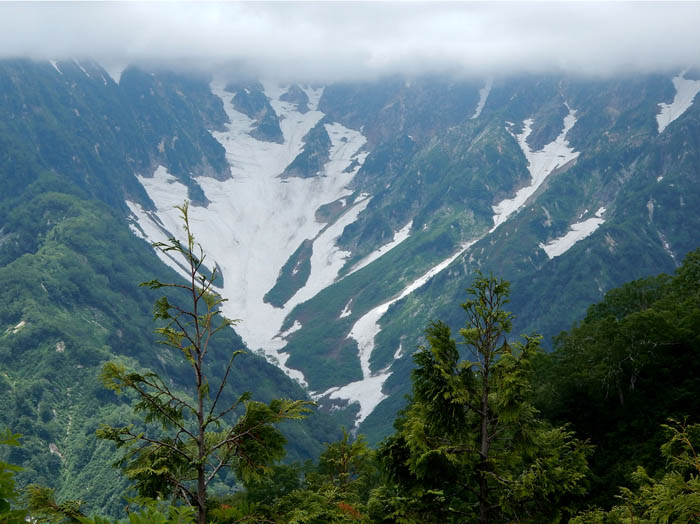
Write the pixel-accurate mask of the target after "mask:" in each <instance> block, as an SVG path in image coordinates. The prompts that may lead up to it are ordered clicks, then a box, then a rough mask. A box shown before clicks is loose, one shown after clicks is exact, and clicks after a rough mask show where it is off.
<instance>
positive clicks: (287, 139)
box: [128, 84, 370, 385]
mask: <svg viewBox="0 0 700 524" xmlns="http://www.w3.org/2000/svg"><path fill="white" fill-rule="evenodd" d="M264 88H265V93H266V95H267V96H268V97H269V98H270V104H271V105H272V107H273V108H274V109H275V111H276V112H277V114H278V115H279V117H280V128H281V129H282V133H283V136H284V143H283V144H276V143H272V142H264V141H259V140H256V139H254V138H253V137H251V136H250V135H249V132H250V130H251V128H252V124H253V122H252V121H251V120H250V119H249V118H248V117H247V116H245V115H243V114H242V113H239V112H237V111H235V110H234V109H233V107H232V104H231V100H232V98H233V94H232V93H228V92H225V91H224V90H223V86H222V85H220V84H217V85H213V86H212V91H213V92H214V94H216V95H217V96H219V97H220V98H221V99H222V100H223V103H224V109H225V111H226V113H227V115H228V117H229V120H230V124H228V125H227V126H226V130H225V131H223V132H212V134H213V136H214V137H215V138H216V139H217V140H218V141H219V142H220V143H221V144H222V145H223V146H224V148H225V149H226V156H227V159H228V161H229V164H230V166H231V173H232V178H230V179H227V180H223V181H222V180H215V179H213V178H207V177H200V178H198V179H197V182H198V183H199V184H200V186H201V187H202V189H203V190H204V193H205V194H206V196H207V198H208V200H209V201H210V203H209V205H208V206H207V207H206V208H205V207H195V206H192V207H190V220H191V226H192V229H193V233H194V234H195V236H196V238H197V240H198V241H199V242H200V243H201V244H202V246H203V247H204V250H205V251H206V253H207V254H208V257H209V262H210V266H213V265H214V262H216V263H217V264H218V266H219V268H220V269H221V272H222V276H223V282H224V288H223V289H222V291H221V292H222V295H223V296H224V297H225V298H227V299H228V300H229V301H228V302H226V304H225V306H224V313H225V314H226V315H227V316H229V317H232V318H238V319H241V323H240V324H238V326H237V327H236V331H237V332H238V333H239V334H240V335H241V337H242V338H243V340H245V342H246V344H248V346H249V347H250V348H251V349H253V350H257V349H262V350H263V352H264V353H265V354H266V356H267V357H268V358H269V359H270V360H272V361H274V362H275V363H276V364H278V365H279V366H280V368H282V369H283V370H284V371H285V372H286V373H287V374H288V375H289V376H291V377H292V378H294V379H296V380H298V381H299V382H300V383H301V384H302V385H305V380H304V377H303V375H302V373H301V372H299V371H298V370H294V369H290V368H288V367H286V366H285V363H286V361H287V358H288V356H289V355H288V354H286V353H283V352H281V351H280V350H281V349H282V348H283V347H284V346H285V344H286V342H285V340H284V337H285V336H287V335H289V334H290V333H291V331H287V332H285V333H280V329H281V326H282V324H283V322H284V319H285V317H286V316H287V314H288V313H289V312H290V311H291V309H292V308H293V307H294V306H295V305H297V304H298V303H300V302H302V301H304V300H307V299H308V298H311V297H312V296H313V295H315V294H316V293H317V292H318V291H320V290H321V289H323V288H324V287H326V286H328V285H330V284H331V283H333V281H334V280H335V278H336V277H337V273H338V271H339V270H340V268H341V267H342V266H343V264H344V263H345V258H346V257H347V255H348V253H345V252H343V251H340V250H338V248H337V247H336V246H335V240H336V238H337V237H338V236H339V235H340V234H341V233H342V230H343V228H344V227H345V226H346V225H347V224H349V223H351V222H353V221H354V220H355V219H356V218H357V215H358V214H359V213H360V212H361V211H362V210H363V209H364V208H365V207H366V206H367V204H368V203H369V200H370V197H369V195H360V196H359V197H358V198H357V199H356V200H355V201H354V203H353V204H352V205H351V206H350V207H349V208H348V209H347V210H346V211H345V213H344V214H343V215H341V217H340V218H338V220H337V221H336V222H335V223H333V224H330V225H326V224H323V223H319V222H316V220H315V212H316V210H317V209H318V208H319V207H320V206H321V205H323V204H327V203H330V202H333V201H336V200H338V199H339V198H343V197H348V196H350V195H351V194H352V192H351V191H350V190H349V189H347V186H348V184H349V183H350V181H351V180H352V178H353V177H354V176H355V174H356V172H357V170H358V169H359V167H360V165H361V164H362V162H363V161H364V159H365V157H366V156H367V153H366V152H361V151H360V149H361V148H362V147H363V146H364V144H365V138H364V136H362V135H361V134H360V133H359V132H357V131H353V130H350V129H347V128H345V127H343V126H341V125H340V124H328V125H326V130H327V131H328V134H329V136H330V139H331V149H330V152H329V154H330V159H329V161H328V163H327V164H326V166H325V168H324V176H319V177H313V178H306V179H302V178H296V177H292V178H287V179H281V178H279V176H278V175H279V174H280V173H282V172H283V171H284V169H285V168H286V167H287V165H289V163H290V162H291V161H292V160H294V158H296V156H297V155H298V154H299V153H300V152H301V150H302V148H303V138H304V136H305V135H306V134H307V133H308V132H309V130H310V129H311V128H312V127H313V126H314V125H316V124H317V123H318V122H319V120H320V119H321V118H322V117H323V114H322V113H320V112H319V111H314V110H312V111H308V112H307V113H306V114H301V113H299V112H298V111H296V106H295V105H294V104H291V103H288V102H283V101H281V100H279V97H280V96H281V95H282V94H283V93H284V92H285V89H283V88H279V87H278V86H275V85H272V84H264ZM321 91H322V90H314V91H312V94H313V95H314V97H315V98H316V100H315V103H316V104H317V103H318V98H320V96H321ZM354 160H357V161H358V163H359V165H358V166H357V167H356V168H355V169H354V170H352V172H348V173H345V172H344V170H345V169H346V168H347V167H348V166H349V165H350V164H351V163H352V162H353V161H354ZM139 180H140V181H141V183H142V184H143V185H144V188H145V189H146V191H147V193H148V195H149V196H150V197H151V199H152V200H153V202H154V203H155V204H156V207H157V212H156V213H155V214H153V213H146V212H144V211H143V209H141V208H140V206H138V205H137V204H134V203H131V202H129V203H128V205H129V208H130V209H131V211H132V213H133V214H134V216H135V217H136V218H137V220H138V226H139V227H140V228H141V229H142V230H143V231H144V233H145V234H146V237H147V238H148V239H149V240H151V241H153V240H163V239H165V238H167V236H168V234H169V233H167V232H170V234H176V235H178V236H179V237H180V238H181V237H182V226H181V223H180V219H179V212H178V211H177V210H175V209H173V206H174V205H180V204H182V202H183V201H184V199H185V198H186V195H187V191H186V188H185V187H184V186H183V185H182V184H180V183H179V182H177V181H176V180H175V179H174V177H172V176H171V175H169V174H168V173H167V171H166V170H165V168H162V167H159V168H158V169H157V170H156V172H155V173H154V176H153V177H152V178H143V177H142V178H140V179H139ZM306 239H312V240H313V255H312V257H311V275H310V277H309V279H308V283H307V286H305V287H304V288H302V289H300V290H299V291H298V292H297V293H296V294H295V295H294V297H292V299H290V300H289V301H288V302H287V304H285V307H284V308H275V307H273V306H271V305H269V304H266V303H264V302H263V296H264V295H265V293H267V291H269V290H270V289H271V288H272V287H273V286H274V285H275V283H276V281H277V277H278V274H279V270H280V268H281V267H282V266H283V265H284V263H285V262H286V261H287V259H288V258H289V256H290V255H291V254H292V253H294V251H295V250H296V249H297V248H298V247H299V245H300V244H301V242H303V241H304V240H306ZM166 262H168V261H166ZM169 264H170V265H171V266H172V267H177V265H176V264H174V263H173V261H169ZM293 327H294V326H293ZM299 327H300V326H299Z"/></svg>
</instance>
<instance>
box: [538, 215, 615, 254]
mask: <svg viewBox="0 0 700 524" xmlns="http://www.w3.org/2000/svg"><path fill="white" fill-rule="evenodd" d="M603 213H605V208H604V207H601V208H600V209H598V211H596V213H595V216H594V217H591V218H589V219H588V220H584V221H583V222H576V223H575V224H571V229H570V230H569V232H568V233H567V234H566V235H564V236H562V237H559V238H556V239H554V240H552V241H551V242H548V243H547V244H542V243H540V244H539V246H540V247H541V248H542V249H543V250H544V252H545V253H547V256H548V257H549V258H550V259H551V258H554V257H558V256H559V255H563V254H564V253H566V252H567V251H568V250H569V249H571V247H572V246H573V245H574V244H575V243H576V242H578V241H579V240H583V239H584V238H586V237H587V236H589V235H591V234H592V233H593V232H594V231H595V230H596V229H598V228H599V227H600V226H601V224H603V223H605V220H604V219H603Z"/></svg>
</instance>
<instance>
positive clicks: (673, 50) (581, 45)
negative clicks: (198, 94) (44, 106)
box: [0, 2, 700, 81]
mask: <svg viewBox="0 0 700 524" xmlns="http://www.w3.org/2000/svg"><path fill="white" fill-rule="evenodd" d="M0 56H4V57H9V56H28V57H32V58H37V59H39V58H55V59H60V58H66V57H76V58H81V57H91V58H94V59H95V60H97V61H99V62H101V63H103V64H105V65H107V66H123V65H126V64H128V63H139V62H142V63H143V62H147V63H149V62H150V63H152V62H157V63H163V64H164V65H166V66H170V67H179V68H185V69H188V68H198V69H204V70H207V71H218V70H224V69H231V70H244V71H247V72H249V73H252V74H258V75H261V76H265V77H279V78H285V79H292V78H295V79H299V80H302V79H303V80H322V81H329V80H338V79H352V78H365V77H368V76H374V75H381V74H387V73H397V72H398V73H406V74H419V73H423V72H436V71H440V72H442V71H447V72H451V73H457V74H459V73H465V74H468V75H487V74H502V73H511V72H519V71H533V72H539V71H556V70H565V71H568V72H575V73H581V74H610V73H614V72H619V71H630V70H632V71H653V70H657V71H660V70H663V71H673V70H677V69H678V68H682V67H686V66H697V65H699V62H700V3H678V4H676V3H622V4H617V3H600V4H591V3H573V4H559V3H537V4H532V3H488V4H480V3H370V2H365V3H331V2H324V3H295V2H283V3H246V4H241V3H225V4H220V3H208V4H190V3H176V4H173V3H160V2H159V3H138V2H133V3H87V2H84V3H83V2H81V3H68V4H64V3H21V4H20V3H18V4H15V3H0Z"/></svg>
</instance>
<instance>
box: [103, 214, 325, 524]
mask: <svg viewBox="0 0 700 524" xmlns="http://www.w3.org/2000/svg"><path fill="white" fill-rule="evenodd" d="M178 209H179V210H180V212H181V216H182V221H183V228H184V231H185V238H186V241H185V242H184V243H182V242H180V241H179V240H178V239H176V238H170V239H169V241H168V242H156V243H155V244H154V247H155V248H156V249H159V250H160V251H161V252H163V253H165V254H167V255H169V256H173V255H174V256H176V257H179V258H180V259H182V261H183V262H184V264H183V265H184V268H185V269H186V274H187V279H186V281H185V282H174V283H164V282H161V281H159V280H151V281H149V282H144V283H142V284H141V285H142V286H145V287H148V288H150V289H153V290H165V291H166V292H167V291H171V292H172V291H175V292H179V293H180V294H181V295H179V296H182V293H183V292H184V295H185V296H186V297H187V299H186V301H185V302H183V301H182V299H178V298H173V296H175V295H174V294H173V295H172V296H170V295H166V296H162V297H161V298H159V299H158V300H156V302H155V307H154V319H155V320H156V322H158V323H159V324H160V325H159V327H158V328H157V329H156V332H157V333H158V334H159V335H160V336H161V340H160V343H161V344H162V345H163V346H164V347H165V348H167V350H168V351H169V353H170V355H171V356H170V357H169V358H172V359H181V360H184V361H185V362H187V363H188V364H189V367H190V368H191V371H192V373H191V378H190V382H189V383H188V384H186V385H185V386H184V387H182V388H179V387H178V388H177V389H175V387H174V386H172V385H171V384H170V382H169V381H168V380H166V379H164V378H163V377H161V376H159V375H158V374H157V373H153V372H135V371H130V370H127V369H126V368H125V367H124V366H123V365H121V364H119V363H117V362H108V363H106V364H105V365H104V367H103V370H102V375H101V376H102V381H103V383H104V385H105V386H106V387H107V388H109V389H111V390H113V391H114V392H116V393H117V394H123V393H128V394H131V395H133V396H134V398H135V400H134V403H133V409H134V411H135V412H136V413H137V414H139V415H141V416H142V417H143V423H144V424H143V426H144V427H143V428H141V427H139V428H137V427H136V426H135V425H133V424H131V425H127V426H121V427H113V426H108V425H102V426H101V427H100V428H99V429H98V431H97V436H98V437H99V438H103V439H106V440H111V441H113V442H114V443H115V444H116V445H117V447H118V448H121V449H123V450H124V453H123V454H122V456H121V458H120V460H119V461H118V463H117V464H118V465H119V466H120V467H122V468H123V470H124V471H125V473H126V475H127V476H128V477H129V478H130V479H132V480H133V481H135V487H136V489H137V491H138V492H139V494H140V495H142V496H147V497H153V498H158V497H174V498H176V499H180V500H181V501H183V502H184V503H185V504H187V505H190V506H192V507H194V508H195V510H196V512H197V521H198V522H199V523H200V524H204V522H206V507H207V489H208V487H209V485H210V483H211V482H212V481H213V480H214V479H215V478H216V477H217V475H218V474H219V473H220V472H221V471H222V470H224V469H228V468H230V469H232V470H233V472H234V473H235V474H236V475H237V476H238V478H240V479H241V480H244V481H247V480H250V479H253V478H256V477H258V476H260V475H261V474H262V473H264V471H265V470H266V467H267V466H268V465H269V464H271V463H272V462H274V461H275V460H279V459H281V458H282V457H283V456H284V454H285V450H284V445H285V439H284V437H283V435H282V434H281V432H280V431H279V430H278V429H277V428H276V427H275V424H277V423H279V422H282V421H284V420H296V419H301V418H304V417H305V416H306V414H307V413H308V412H309V411H310V409H309V405H310V404H312V403H311V402H309V401H303V400H288V399H274V400H272V401H270V402H269V403H262V402H255V401H253V400H251V394H250V393H248V392H247V393H243V394H242V395H240V396H238V397H237V398H235V399H233V400H229V401H227V399H230V396H228V395H227V394H226V386H227V382H228V378H229V374H230V371H231V369H232V366H233V365H234V362H235V360H236V358H237V357H239V356H240V355H241V353H242V352H241V351H232V353H231V356H230V358H229V360H228V363H227V364H226V366H225V368H224V371H223V374H222V375H221V379H220V380H218V381H217V383H211V382H210V381H209V379H208V377H207V374H206V372H207V370H208V369H211V367H210V366H211V365H212V364H211V363H210V362H208V360H207V356H208V349H209V346H210V341H211V340H212V337H213V336H214V335H216V333H217V332H219V331H221V330H223V329H227V328H229V327H231V326H234V325H235V324H236V322H237V321H234V320H231V319H228V318H226V317H225V316H224V315H223V314H222V312H221V306H222V304H223V303H224V302H225V299H224V298H222V297H221V296H220V295H219V294H218V293H217V292H216V290H215V287H214V282H215V280H216V278H217V270H216V269H214V270H213V271H211V273H210V274H207V271H206V266H205V265H204V261H205V258H206V256H205V254H204V252H203V250H202V247H201V246H200V245H199V244H197V243H196V241H195V238H194V235H193V234H192V231H191V228H190V221H189V206H188V204H187V203H185V204H184V205H182V206H180V207H178ZM207 366H209V367H207ZM144 428H145V429H144Z"/></svg>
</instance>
